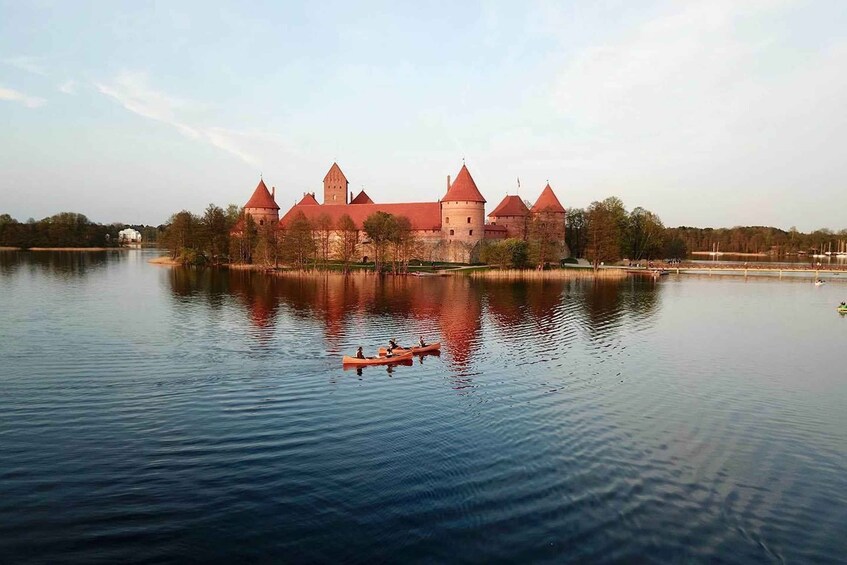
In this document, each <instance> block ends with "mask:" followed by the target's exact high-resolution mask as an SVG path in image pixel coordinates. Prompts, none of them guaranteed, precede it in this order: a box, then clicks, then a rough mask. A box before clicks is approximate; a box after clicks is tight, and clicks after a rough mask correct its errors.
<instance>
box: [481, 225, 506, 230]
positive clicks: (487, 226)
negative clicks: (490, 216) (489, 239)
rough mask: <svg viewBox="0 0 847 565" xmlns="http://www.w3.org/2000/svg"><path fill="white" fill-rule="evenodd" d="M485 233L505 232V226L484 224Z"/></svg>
mask: <svg viewBox="0 0 847 565" xmlns="http://www.w3.org/2000/svg"><path fill="white" fill-rule="evenodd" d="M485 231H506V226H498V225H497V224H485Z"/></svg>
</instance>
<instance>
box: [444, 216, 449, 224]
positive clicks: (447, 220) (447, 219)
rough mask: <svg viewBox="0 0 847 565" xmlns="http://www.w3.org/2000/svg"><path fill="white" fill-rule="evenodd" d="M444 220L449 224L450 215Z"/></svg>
mask: <svg viewBox="0 0 847 565" xmlns="http://www.w3.org/2000/svg"><path fill="white" fill-rule="evenodd" d="M444 222H445V223H447V224H449V223H450V216H447V217H446V218H445V219H444Z"/></svg>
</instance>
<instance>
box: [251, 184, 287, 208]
mask: <svg viewBox="0 0 847 565" xmlns="http://www.w3.org/2000/svg"><path fill="white" fill-rule="evenodd" d="M244 207H245V208H272V209H274V210H279V206H277V205H276V202H275V201H274V198H273V196H271V193H270V192H268V187H267V186H265V181H263V180H261V179H260V180H259V184H258V185H257V186H256V190H254V191H253V196H251V197H250V200H248V201H247V204H245V205H244Z"/></svg>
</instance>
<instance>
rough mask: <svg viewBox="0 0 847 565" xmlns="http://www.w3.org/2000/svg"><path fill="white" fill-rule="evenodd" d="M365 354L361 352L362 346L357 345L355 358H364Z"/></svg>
mask: <svg viewBox="0 0 847 565" xmlns="http://www.w3.org/2000/svg"><path fill="white" fill-rule="evenodd" d="M364 358H365V354H364V353H362V346H361V345H360V346H359V349H357V350H356V359H364Z"/></svg>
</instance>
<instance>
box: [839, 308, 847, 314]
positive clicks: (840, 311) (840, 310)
mask: <svg viewBox="0 0 847 565" xmlns="http://www.w3.org/2000/svg"><path fill="white" fill-rule="evenodd" d="M838 313H839V314H847V308H842V307H841V306H839V307H838Z"/></svg>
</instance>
